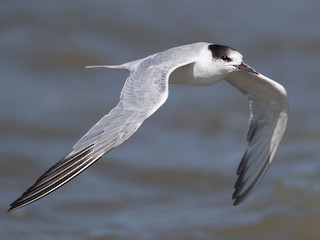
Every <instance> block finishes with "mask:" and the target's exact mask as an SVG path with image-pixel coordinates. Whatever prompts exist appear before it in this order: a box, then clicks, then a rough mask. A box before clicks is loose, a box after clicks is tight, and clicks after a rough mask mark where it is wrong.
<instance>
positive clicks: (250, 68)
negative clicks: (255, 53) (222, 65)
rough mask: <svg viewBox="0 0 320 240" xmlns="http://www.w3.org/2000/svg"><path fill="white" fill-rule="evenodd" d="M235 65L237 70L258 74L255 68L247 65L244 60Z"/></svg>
mask: <svg viewBox="0 0 320 240" xmlns="http://www.w3.org/2000/svg"><path fill="white" fill-rule="evenodd" d="M236 67H237V68H238V69H239V70H242V71H246V72H250V73H254V74H258V72H257V71H256V70H254V69H253V68H252V67H250V66H249V65H247V64H245V63H244V62H242V63H241V64H240V65H238V66H236Z"/></svg>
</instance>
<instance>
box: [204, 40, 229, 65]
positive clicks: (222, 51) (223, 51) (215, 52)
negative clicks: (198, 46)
mask: <svg viewBox="0 0 320 240" xmlns="http://www.w3.org/2000/svg"><path fill="white" fill-rule="evenodd" d="M208 48H209V50H210V51H211V53H212V57H214V58H220V59H222V60H225V61H230V60H231V59H230V58H229V57H228V53H229V51H230V50H234V49H233V48H231V47H228V46H224V45H215V44H211V45H209V47H208Z"/></svg>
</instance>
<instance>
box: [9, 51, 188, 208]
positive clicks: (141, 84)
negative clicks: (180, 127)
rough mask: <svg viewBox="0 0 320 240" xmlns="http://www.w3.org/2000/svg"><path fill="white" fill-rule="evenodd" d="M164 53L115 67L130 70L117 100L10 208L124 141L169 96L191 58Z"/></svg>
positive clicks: (72, 174) (48, 190)
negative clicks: (175, 76)
mask: <svg viewBox="0 0 320 240" xmlns="http://www.w3.org/2000/svg"><path fill="white" fill-rule="evenodd" d="M168 51H176V50H174V49H173V50H167V51H165V52H162V53H159V54H154V55H151V56H149V57H147V58H144V59H141V60H137V61H133V62H129V63H126V64H122V65H117V66H103V67H111V68H124V69H128V70H130V71H131V74H130V76H129V77H128V78H127V80H126V82H125V85H124V87H123V89H122V92H121V96H120V102H119V103H118V105H117V106H116V107H115V108H113V109H112V110H111V111H110V112H109V113H108V114H107V115H106V116H104V117H103V118H102V119H101V120H100V121H99V122H97V123H96V124H95V125H94V126H93V127H92V128H91V129H90V130H89V131H88V132H87V133H86V134H85V135H84V136H83V137H82V138H81V139H80V140H79V141H78V142H77V143H76V144H75V145H74V147H73V150H72V152H71V153H69V154H68V155H67V156H66V157H64V158H63V159H61V160H60V161H59V162H58V163H56V164H55V165H54V166H52V167H51V168H50V169H49V170H48V171H47V172H45V173H44V174H43V175H41V176H40V178H39V179H38V180H37V181H36V182H35V184H34V185H32V186H31V187H30V188H29V189H28V190H27V191H25V192H24V193H23V194H22V196H21V197H20V198H18V199H17V200H16V201H14V202H13V203H12V204H11V205H10V206H11V207H10V209H9V211H10V210H13V209H15V208H19V207H23V206H25V205H27V204H30V203H32V202H34V201H36V200H38V199H40V198H42V197H44V196H46V195H47V194H49V193H51V192H53V191H54V190H56V189H58V188H59V187H61V186H62V185H64V184H65V183H67V182H68V181H70V180H71V179H73V178H74V177H76V176H77V175H78V174H79V173H81V172H82V171H83V170H85V169H86V168H88V167H89V166H90V165H92V164H93V163H94V162H96V161H97V160H98V159H99V158H100V157H101V156H102V155H103V154H105V153H107V152H109V151H111V150H112V149H113V148H115V147H117V146H118V145H119V144H121V143H122V142H124V141H125V140H127V139H128V138H129V137H130V136H131V135H132V134H133V133H134V132H135V131H136V130H137V129H138V128H139V126H140V125H141V124H142V122H143V121H144V120H145V119H146V118H148V117H149V116H150V115H151V114H153V113H154V112H155V111H156V110H157V109H158V108H159V107H160V106H161V105H162V104H163V103H164V102H165V101H166V99H167V97H168V79H169V75H170V74H171V72H172V71H173V70H175V69H176V68H178V67H180V66H183V65H186V64H189V63H190V62H192V61H193V59H194V58H186V57H185V56H183V55H181V56H180V58H173V59H171V61H169V59H166V60H165V61H164V59H162V56H170V53H168Z"/></svg>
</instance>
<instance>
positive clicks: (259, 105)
mask: <svg viewBox="0 0 320 240" xmlns="http://www.w3.org/2000/svg"><path fill="white" fill-rule="evenodd" d="M227 81H228V82H229V83H230V84H231V85H233V86H234V87H235V88H237V89H238V90H240V91H241V92H242V93H243V94H245V95H246V96H247V97H248V99H249V103H250V111H251V113H250V123H249V131H248V134H247V141H248V149H247V151H246V152H245V154H244V156H243V158H242V160H241V163H240V165H239V167H238V170H237V175H239V177H238V180H237V182H236V184H235V192H234V194H233V199H234V205H237V204H239V203H241V202H242V201H243V200H244V199H245V198H246V197H247V196H248V195H249V194H250V193H251V192H252V191H253V189H254V188H255V187H256V185H257V184H258V183H259V182H260V180H261V178H262V177H263V176H264V174H265V172H266V170H267V168H268V166H269V165H270V163H271V161H272V159H273V157H274V154H275V152H276V150H277V148H278V146H279V144H280V141H281V139H282V136H283V134H284V131H285V129H286V125H287V118H288V100H287V94H286V91H285V89H284V88H283V87H282V86H281V85H280V84H278V83H276V82H275V81H273V80H271V79H270V78H267V77H266V76H264V75H262V74H260V73H252V72H251V73H250V72H245V71H237V72H233V73H231V74H230V75H229V76H228V77H227Z"/></svg>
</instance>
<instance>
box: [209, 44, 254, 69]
mask: <svg viewBox="0 0 320 240" xmlns="http://www.w3.org/2000/svg"><path fill="white" fill-rule="evenodd" d="M208 49H209V51H210V52H211V55H212V62H213V63H214V64H215V65H216V66H217V67H218V68H221V71H222V72H224V73H230V72H234V71H246V72H250V73H255V74H258V72H256V71H255V70H254V69H253V68H252V67H250V66H248V65H247V64H245V63H244V62H243V56H242V54H241V53H239V52H238V51H236V50H235V49H233V48H231V47H228V46H223V45H215V44H211V45H209V46H208Z"/></svg>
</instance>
